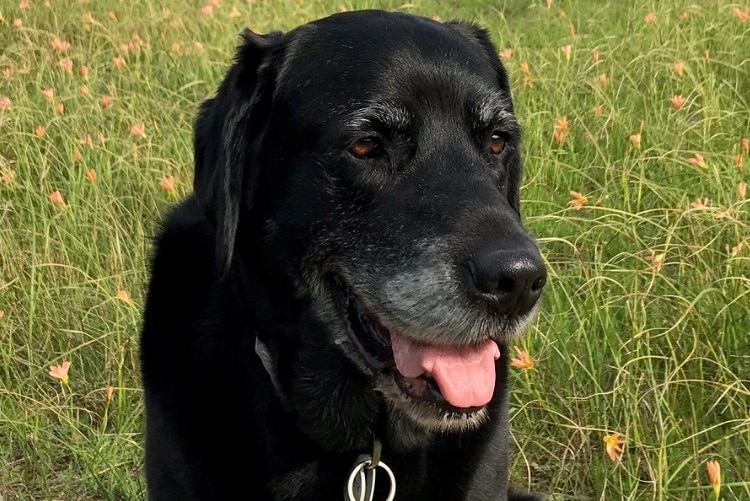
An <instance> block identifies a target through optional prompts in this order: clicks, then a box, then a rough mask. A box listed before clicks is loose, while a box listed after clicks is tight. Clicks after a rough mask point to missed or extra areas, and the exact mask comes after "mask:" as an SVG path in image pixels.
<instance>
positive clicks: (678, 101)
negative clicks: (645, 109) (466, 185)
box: [669, 94, 685, 110]
mask: <svg viewBox="0 0 750 501" xmlns="http://www.w3.org/2000/svg"><path fill="white" fill-rule="evenodd" d="M669 102H670V103H672V106H674V109H676V110H679V109H680V108H682V105H683V104H685V98H684V97H682V95H680V94H677V95H675V96H672V99H670V100H669Z"/></svg>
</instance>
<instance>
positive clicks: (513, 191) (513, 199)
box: [445, 21, 523, 215]
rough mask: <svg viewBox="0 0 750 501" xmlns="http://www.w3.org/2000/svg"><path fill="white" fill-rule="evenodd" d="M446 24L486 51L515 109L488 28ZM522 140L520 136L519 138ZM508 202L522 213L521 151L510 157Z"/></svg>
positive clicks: (504, 73)
mask: <svg viewBox="0 0 750 501" xmlns="http://www.w3.org/2000/svg"><path fill="white" fill-rule="evenodd" d="M445 25H446V26H448V27H450V28H452V29H454V30H456V31H458V32H459V33H461V34H462V35H464V36H465V37H466V38H468V39H469V40H471V41H472V42H474V43H476V44H479V46H480V47H481V48H482V50H483V51H484V52H485V54H486V56H487V59H488V61H489V63H490V65H491V66H492V69H494V70H495V73H496V74H497V84H498V86H499V87H500V89H501V90H502V91H503V92H505V93H506V95H507V97H508V102H509V104H510V111H511V112H512V111H513V98H512V96H511V91H510V84H509V83H508V74H507V73H506V72H505V68H504V67H503V63H501V62H500V58H499V57H498V55H497V47H495V45H494V44H493V43H492V41H491V40H490V36H489V33H488V32H487V30H484V29H482V28H480V27H479V26H477V25H475V24H473V23H467V22H464V21H450V22H447V23H445ZM518 140H519V142H520V137H519V138H518ZM508 167H509V168H508V202H509V203H510V206H511V207H513V209H515V211H516V213H518V215H520V214H521V193H520V190H521V175H522V171H523V167H522V162H521V155H520V152H518V151H515V152H514V154H513V156H512V158H511V159H510V165H509V166H508Z"/></svg>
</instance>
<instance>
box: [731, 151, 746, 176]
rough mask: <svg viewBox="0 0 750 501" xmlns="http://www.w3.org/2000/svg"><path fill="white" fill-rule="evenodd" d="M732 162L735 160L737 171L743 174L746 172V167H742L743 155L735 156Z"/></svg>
mask: <svg viewBox="0 0 750 501" xmlns="http://www.w3.org/2000/svg"><path fill="white" fill-rule="evenodd" d="M732 160H734V166H735V167H737V170H738V171H740V172H742V171H743V170H745V167H744V165H742V155H735V156H733V157H732Z"/></svg>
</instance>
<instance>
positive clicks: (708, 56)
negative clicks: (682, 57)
mask: <svg viewBox="0 0 750 501" xmlns="http://www.w3.org/2000/svg"><path fill="white" fill-rule="evenodd" d="M703 59H705V60H706V62H707V63H710V62H711V53H710V52H709V51H708V49H706V50H704V51H703Z"/></svg>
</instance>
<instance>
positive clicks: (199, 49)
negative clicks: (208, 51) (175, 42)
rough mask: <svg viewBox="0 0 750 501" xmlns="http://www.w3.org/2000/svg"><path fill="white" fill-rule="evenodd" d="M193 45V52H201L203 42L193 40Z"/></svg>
mask: <svg viewBox="0 0 750 501" xmlns="http://www.w3.org/2000/svg"><path fill="white" fill-rule="evenodd" d="M193 46H194V47H195V52H203V44H202V43H200V42H195V43H194V44H193Z"/></svg>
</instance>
